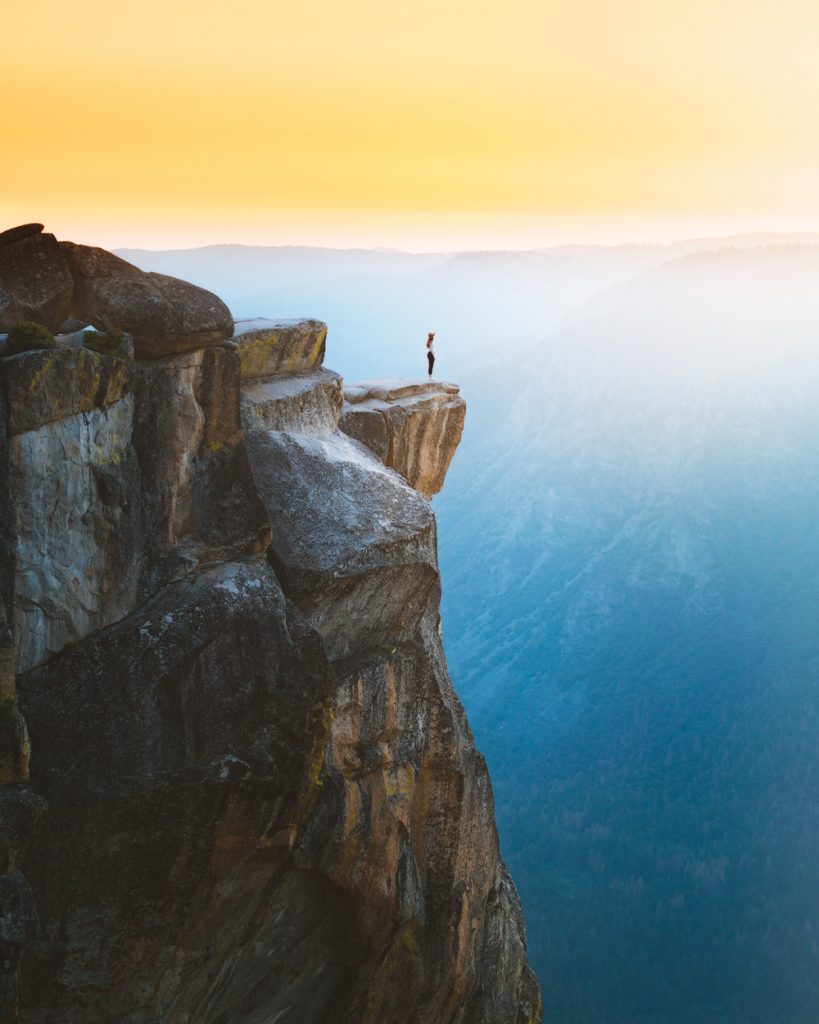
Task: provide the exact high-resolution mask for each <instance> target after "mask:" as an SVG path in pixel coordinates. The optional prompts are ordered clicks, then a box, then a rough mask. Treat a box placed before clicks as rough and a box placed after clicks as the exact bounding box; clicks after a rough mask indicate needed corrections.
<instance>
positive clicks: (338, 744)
mask: <svg viewBox="0 0 819 1024" xmlns="http://www.w3.org/2000/svg"><path fill="white" fill-rule="evenodd" d="M31 237H39V235H38V233H37V232H35V233H34V234H31V233H30V234H28V235H26V234H25V233H24V235H23V240H25V238H31ZM0 243H2V236H0ZM11 244H16V243H14V242H12V243H11ZM103 262H104V261H103ZM191 287H192V286H191ZM110 301H111V308H114V307H116V303H117V301H118V300H117V298H116V296H113V297H111V299H110ZM123 301H124V300H123ZM129 301H130V300H129ZM258 331H261V333H257V332H258ZM325 334H326V328H325V327H324V325H322V324H319V323H317V322H316V321H306V322H303V323H300V324H288V325H286V330H285V329H284V328H283V325H280V324H279V325H276V327H275V329H273V328H271V327H270V326H269V325H265V326H262V327H258V326H257V327H255V328H253V330H252V331H247V330H244V329H242V328H239V330H238V331H237V341H236V344H235V347H226V346H224V345H218V346H216V347H213V346H212V345H210V344H208V345H206V346H205V347H199V348H196V349H192V350H190V351H185V352H182V353H174V354H171V355H166V356H164V357H162V358H153V359H150V360H146V359H139V358H138V359H137V360H136V361H133V360H127V359H121V358H119V357H114V356H105V355H98V354H97V353H95V352H88V351H86V350H83V349H79V350H75V349H67V350H56V351H50V352H27V353H22V354H20V355H16V356H12V357H7V358H5V359H0V475H2V482H3V487H2V488H1V489H0V513H2V519H0V670H2V678H1V679H0V684H2V693H0V767H2V770H3V775H2V781H3V782H5V783H6V785H2V786H0V946H2V948H1V949H0V953H2V957H0V1021H16V1020H20V1021H24V1022H30V1024H57V1022H65V1021H73V1022H77V1024H114V1022H126V1021H127V1022H129V1024H160V1022H168V1024H194V1022H196V1024H260V1022H272V1021H280V1022H287V1021H292V1022H294V1024H297V1022H298V1024H310V1022H315V1024H331V1022H332V1024H336V1022H338V1024H376V1022H378V1024H384V1022H390V1024H393V1022H394V1024H403V1022H406V1024H410V1022H413V1024H433V1022H434V1024H449V1022H451V1024H501V1022H504V1024H505V1022H509V1024H524V1022H529V1021H536V1020H538V1019H539V998H538V992H537V986H536V983H535V981H534V978H533V977H532V975H531V972H530V971H529V968H528V966H527V963H526V951H525V941H524V935H523V923H522V914H521V911H520V907H519V905H518V902H517V896H516V894H515V890H514V886H513V884H512V882H511V880H510V879H509V877H508V875H507V873H506V870H505V868H504V865H503V862H502V860H501V859H500V856H499V853H498V847H497V837H496V833H495V828H494V822H493V811H492V797H491V788H490V784H489V779H488V775H487V772H486V768H485V765H484V763H483V760H482V759H481V757H480V755H479V754H477V752H476V751H475V749H474V745H473V743H472V738H471V735H470V732H469V728H468V725H467V723H466V719H465V717H464V713H463V710H462V708H461V706H460V703H459V702H458V699H457V697H456V695H455V693H454V691H453V689H452V685H451V683H450V680H449V678H448V675H447V671H446V664H445V660H444V654H443V649H442V646H441V636H440V628H439V618H438V597H439V586H440V585H439V578H438V572H437V559H436V542H435V521H434V516H433V514H432V512H431V509H430V507H429V505H428V504H427V503H426V501H424V500H423V498H422V497H421V496H420V494H419V493H418V492H417V491H416V490H414V489H412V488H411V487H410V486H409V484H408V483H407V482H406V480H405V479H403V478H402V477H401V476H399V475H398V474H397V473H396V472H394V471H393V470H392V469H389V468H387V467H386V466H385V465H384V463H383V461H381V460H379V459H378V458H376V456H375V455H374V454H373V453H372V452H371V451H370V449H369V448H368V447H366V446H364V445H362V444H360V443H359V442H357V441H355V440H353V439H352V438H351V437H349V436H347V435H346V434H345V433H342V432H341V431H340V430H339V429H338V423H339V415H340V413H341V406H342V385H341V381H340V378H339V377H338V376H337V375H335V374H333V373H331V372H330V371H328V370H325V369H324V368H323V367H322V366H321V362H322V358H323V349H324V337H325ZM248 335H250V336H249V337H248ZM274 336H275V337H274ZM163 337H165V338H167V335H165V336H163ZM243 338H244V339H245V340H244V341H243V340H242V339H243ZM164 343H165V342H164V341H163V342H162V344H164ZM243 346H244V347H245V349H246V351H244V352H243ZM139 351H140V349H139V348H138V350H137V353H138V354H139ZM142 351H143V352H153V349H152V346H151V345H150V344H145V345H143V346H142ZM282 368H286V369H287V372H286V373H282V372H281V371H282ZM448 394H449V395H450V401H452V400H453V398H452V396H453V392H451V391H450V392H448ZM377 400H378V401H382V400H383V399H377ZM388 404H389V403H388ZM433 405H434V403H433ZM419 414H420V411H419V410H415V411H414V413H413V415H416V416H417V415H419ZM428 414H429V415H430V416H435V415H437V414H436V413H435V412H434V411H433V408H432V405H430V406H429V413H428ZM462 420H463V416H462V412H461V414H460V422H459V423H458V421H457V417H456V418H455V419H454V420H453V421H452V422H456V423H458V425H457V434H458V436H459V435H460V424H462ZM441 422H444V421H438V425H437V426H436V427H435V430H436V431H440V430H441V429H444V430H446V429H448V428H446V426H445V425H444V426H443V427H442V426H441ZM416 429H417V431H418V432H417V433H416V436H417V437H418V438H423V437H430V436H432V434H430V433H429V432H427V433H425V432H424V431H423V429H421V428H420V425H419V426H418V428H416ZM436 444H437V445H438V447H440V448H447V447H451V448H452V449H453V450H454V447H455V445H456V444H457V437H454V438H453V437H449V438H442V437H439V438H438V440H437V442H436ZM450 457H451V453H450ZM447 461H448V460H447ZM444 471H445V467H444V470H443V471H441V472H444ZM419 479H420V478H419ZM424 479H425V480H426V479H429V477H425V478H424ZM441 481H442V477H441ZM3 716H5V717H3ZM23 716H25V717H23ZM26 722H27V723H28V730H27V731H26V724H25V723H26ZM29 737H30V740H29ZM29 746H30V751H31V761H30V770H31V781H30V782H28V781H27V775H28V752H29Z"/></svg>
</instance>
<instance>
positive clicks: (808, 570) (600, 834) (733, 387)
mask: <svg viewBox="0 0 819 1024" xmlns="http://www.w3.org/2000/svg"><path fill="white" fill-rule="evenodd" d="M120 255H122V256H124V258H126V259H128V260H130V261H131V262H133V263H135V264H137V265H138V266H140V267H141V268H142V269H144V270H149V271H159V272H162V273H169V274H175V275H179V276H181V277H184V278H186V279H189V280H192V281H196V282H197V283H199V284H201V285H203V286H205V287H207V288H212V289H214V290H215V291H216V292H218V293H219V294H220V295H221V296H222V297H223V298H224V299H225V301H226V302H227V304H228V305H229V306H230V309H231V312H232V313H233V315H234V317H236V318H244V317H253V316H257V315H260V314H265V313H266V314H270V313H273V314H275V315H277V316H281V317H300V316H310V317H316V318H320V319H321V320H324V321H326V322H327V323H329V325H330V338H331V344H332V350H333V361H332V365H333V367H334V369H336V370H338V371H339V372H341V373H342V374H343V376H344V377H345V379H347V380H350V381H356V380H360V379H365V378H372V377H381V376H383V377H390V378H393V377H417V378H421V377H422V375H423V374H424V373H425V360H424V351H423V341H424V338H425V337H426V332H427V331H431V330H435V331H436V332H437V341H436V344H437V358H438V362H437V363H436V368H435V369H436V377H439V378H440V379H442V380H445V381H447V380H452V381H455V382H457V383H458V384H459V385H460V387H461V394H462V395H463V396H464V398H465V399H466V402H467V406H468V412H467V419H466V428H465V432H464V435H463V440H462V442H461V448H460V450H459V452H458V454H457V456H456V458H455V461H454V463H453V465H452V468H451V470H450V474H449V478H448V481H447V486H446V489H445V490H444V492H443V493H442V494H441V495H439V496H438V497H436V499H435V502H434V507H435V510H436V513H437V518H438V531H439V544H440V558H441V568H442V577H443V598H442V617H443V632H444V639H445V644H446V650H447V656H448V660H449V668H450V673H451V676H452V679H453V682H454V685H455V688H456V690H457V692H458V694H459V695H460V697H461V699H462V701H463V703H464V705H465V707H466V710H467V713H468V715H469V720H470V723H471V725H472V729H473V731H474V734H475V739H476V742H477V745H478V748H479V749H480V750H481V751H482V753H483V754H484V755H485V756H486V758H487V761H488V764H489V768H490V772H491V776H492V782H493V787H494V793H495V812H496V815H497V820H498V826H499V829H500V833H501V843H502V848H503V853H504V856H505V858H506V860H507V862H508V864H509V867H510V871H511V874H512V877H513V878H514V880H515V883H516V885H517V887H518V889H519V891H520V895H521V898H522V902H523V906H524V908H525V912H526V924H527V934H528V942H529V955H530V961H531V963H532V966H533V968H534V970H535V973H536V974H537V976H538V979H539V981H540V985H541V989H542V995H543V1004H544V1020H547V1021H549V1020H554V1021H567V1022H571V1024H774V1022H775V1024H815V1021H816V1020H817V1019H819V970H817V968H819V860H817V858H816V856H815V852H816V849H817V844H819V795H818V794H819V748H818V747H817V742H816V737H817V735H819V534H817V506H818V505H819V357H818V354H817V339H819V307H818V306H817V303H816V286H815V282H816V278H817V272H819V238H817V237H815V236H804V237H792V236H784V235H783V236H740V237H736V238H728V239H695V240H691V241H685V242H680V243H677V244H675V245H670V246H659V245H658V246H636V245H635V246H617V247H581V246H575V247H560V248H555V249H547V250H542V251H532V252H521V253H511V252H510V253H502V252H498V253H494V252H486V253H460V254H452V255H447V254H418V255H414V254H407V253H398V252H390V251H383V252H382V251H376V250H347V251H344V250H321V249H313V250H311V249H287V248H283V249H282V248H270V249H265V248H253V247H238V246H210V247H206V248H204V249H199V250H188V251H176V252H156V253H154V252H147V251H137V250H128V251H122V252H121V253H120Z"/></svg>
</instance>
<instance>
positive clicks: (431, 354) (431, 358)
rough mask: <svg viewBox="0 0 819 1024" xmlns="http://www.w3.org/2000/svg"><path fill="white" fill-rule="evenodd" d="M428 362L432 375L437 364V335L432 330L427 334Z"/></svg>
mask: <svg viewBox="0 0 819 1024" xmlns="http://www.w3.org/2000/svg"><path fill="white" fill-rule="evenodd" d="M427 362H428V363H429V375H430V377H431V376H432V367H433V366H434V365H435V335H434V334H433V333H432V331H430V332H429V334H428V335H427Z"/></svg>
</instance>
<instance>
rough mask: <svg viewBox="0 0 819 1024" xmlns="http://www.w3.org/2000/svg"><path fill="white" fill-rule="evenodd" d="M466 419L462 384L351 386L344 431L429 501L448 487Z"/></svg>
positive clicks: (384, 382) (395, 382)
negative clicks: (449, 474)
mask: <svg viewBox="0 0 819 1024" xmlns="http://www.w3.org/2000/svg"><path fill="white" fill-rule="evenodd" d="M465 418H466V402H465V401H464V400H463V399H462V398H461V396H460V391H459V388H458V386H457V384H447V383H444V382H442V381H421V382H418V381H408V380H372V381H363V382H361V383H358V384H345V386H344V405H343V406H342V409H341V417H340V419H339V427H340V428H341V429H342V430H343V431H344V433H345V434H349V436H350V437H353V438H355V439H356V440H357V441H360V442H361V443H362V444H364V445H366V447H367V448H369V449H370V451H371V452H373V453H374V454H375V455H377V456H378V458H379V459H381V461H382V462H383V463H384V465H385V466H389V467H390V468H391V469H394V470H396V472H398V473H400V474H401V476H403V477H404V479H405V480H406V481H407V482H408V483H410V484H411V485H412V486H413V487H414V488H415V489H416V490H417V491H419V492H420V493H421V494H422V495H423V496H424V497H425V498H427V499H428V498H431V497H432V495H433V494H437V493H438V492H439V491H440V490H441V488H442V487H443V486H444V480H445V478H446V474H447V470H448V469H449V465H450V463H451V462H452V457H453V455H454V454H455V451H456V449H457V447H458V444H459V443H460V440H461V434H462V433H463V429H464V420H465Z"/></svg>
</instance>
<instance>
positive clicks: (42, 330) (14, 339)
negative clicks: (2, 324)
mask: <svg viewBox="0 0 819 1024" xmlns="http://www.w3.org/2000/svg"><path fill="white" fill-rule="evenodd" d="M56 347H57V342H56V341H55V340H54V335H53V334H52V333H51V331H50V330H49V329H48V328H47V327H44V326H43V325H42V324H36V323H35V322H34V321H33V320H21V321H20V323H19V324H15V325H14V327H12V328H11V329H10V330H9V334H8V338H7V339H6V349H5V355H7V356H16V355H17V353H18V352H29V351H31V350H32V349H44V348H56Z"/></svg>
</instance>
